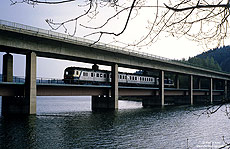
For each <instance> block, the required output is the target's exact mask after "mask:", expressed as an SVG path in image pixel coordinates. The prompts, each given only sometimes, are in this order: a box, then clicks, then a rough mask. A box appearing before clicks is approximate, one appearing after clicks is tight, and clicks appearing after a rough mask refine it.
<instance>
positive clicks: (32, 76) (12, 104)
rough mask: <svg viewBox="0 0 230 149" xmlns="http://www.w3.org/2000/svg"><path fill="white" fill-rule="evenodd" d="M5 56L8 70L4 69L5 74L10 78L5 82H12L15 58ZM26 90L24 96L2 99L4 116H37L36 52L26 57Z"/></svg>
mask: <svg viewBox="0 0 230 149" xmlns="http://www.w3.org/2000/svg"><path fill="white" fill-rule="evenodd" d="M4 56H5V57H4V58H5V59H4V60H3V67H4V68H6V69H3V74H6V77H5V78H8V79H6V80H5V82H12V81H13V56H12V55H9V54H5V55H4ZM9 61H10V62H9ZM6 70H7V72H6ZM9 78H12V79H9ZM24 88H25V91H24V96H3V97H2V115H14V114H18V115H20V114H21V115H29V114H36V93H37V92H36V54H35V53H34V52H30V53H28V54H27V55H26V80H25V87H24Z"/></svg>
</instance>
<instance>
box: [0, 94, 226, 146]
mask: <svg viewBox="0 0 230 149" xmlns="http://www.w3.org/2000/svg"><path fill="white" fill-rule="evenodd" d="M90 102H91V101H90V98H86V97H82V98H79V97H77V98H76V97H68V98H67V97H38V99H37V106H38V107H37V116H30V117H14V118H9V117H0V148H12V149H15V148H32V149H33V148H35V149H37V148H45V149H46V148H47V149H50V148H53V149H56V148H71V149H72V148H154V149H155V148H156V149H158V148H169V149H172V148H184V149H186V148H187V147H189V148H211V147H212V148H216V147H219V146H221V145H223V144H224V142H223V136H224V137H225V140H226V141H229V142H230V120H229V119H228V117H227V116H225V112H224V110H225V106H224V107H223V108H222V109H221V110H219V111H218V112H217V113H215V114H213V115H211V116H210V117H208V116H207V115H202V116H200V117H198V116H197V115H196V114H201V113H202V112H203V110H202V109H203V108H204V107H203V108H202V107H173V108H165V109H163V110H162V109H143V108H142V107H141V103H140V102H131V101H119V110H118V112H96V113H94V112H91V110H90V106H91V104H90Z"/></svg>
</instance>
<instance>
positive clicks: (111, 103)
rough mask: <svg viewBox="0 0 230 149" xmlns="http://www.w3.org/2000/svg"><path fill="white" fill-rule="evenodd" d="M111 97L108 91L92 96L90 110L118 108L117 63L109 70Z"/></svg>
mask: <svg viewBox="0 0 230 149" xmlns="http://www.w3.org/2000/svg"><path fill="white" fill-rule="evenodd" d="M111 73H112V75H111V97H109V92H107V93H106V96H100V97H98V96H92V110H93V111H96V110H117V109H118V65H117V64H114V65H112V71H111Z"/></svg>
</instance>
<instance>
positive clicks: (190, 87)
mask: <svg viewBox="0 0 230 149" xmlns="http://www.w3.org/2000/svg"><path fill="white" fill-rule="evenodd" d="M188 82H189V83H188V84H189V91H188V95H189V99H190V103H191V105H193V75H189V81H188Z"/></svg>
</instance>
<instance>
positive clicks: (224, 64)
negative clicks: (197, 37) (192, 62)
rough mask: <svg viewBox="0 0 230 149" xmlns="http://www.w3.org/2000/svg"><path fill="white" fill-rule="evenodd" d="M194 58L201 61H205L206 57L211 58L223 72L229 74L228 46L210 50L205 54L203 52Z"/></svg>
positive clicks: (229, 52)
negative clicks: (201, 59)
mask: <svg viewBox="0 0 230 149" xmlns="http://www.w3.org/2000/svg"><path fill="white" fill-rule="evenodd" d="M196 57H198V58H203V59H206V58H207V57H209V58H213V59H214V61H216V62H217V63H218V64H219V66H220V67H221V69H222V70H223V71H227V72H230V46H224V47H220V48H216V49H212V50H209V51H207V52H203V53H202V54H199V55H197V56H196Z"/></svg>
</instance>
